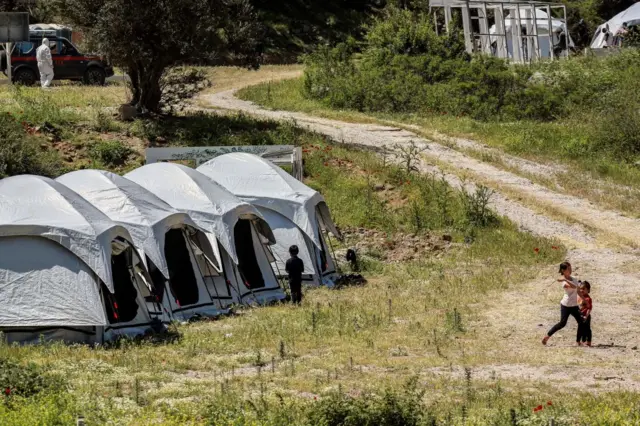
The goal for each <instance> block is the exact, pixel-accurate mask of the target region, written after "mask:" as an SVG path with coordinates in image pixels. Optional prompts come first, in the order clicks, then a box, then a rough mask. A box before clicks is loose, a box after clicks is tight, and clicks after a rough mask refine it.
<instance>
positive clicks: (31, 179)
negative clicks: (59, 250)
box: [0, 175, 131, 292]
mask: <svg viewBox="0 0 640 426" xmlns="http://www.w3.org/2000/svg"><path fill="white" fill-rule="evenodd" d="M0 206H1V208H0V237H15V236H39V237H44V238H48V239H50V240H52V241H55V242H57V243H58V244H60V245H62V246H63V247H65V248H67V249H68V250H69V251H71V252H72V253H73V254H75V255H76V256H77V257H78V258H80V259H81V260H82V261H83V262H84V263H85V264H87V265H88V266H89V268H90V269H91V270H92V271H93V272H95V273H96V274H97V276H98V277H99V278H100V279H101V280H102V281H103V282H104V283H105V285H106V286H107V288H108V289H109V290H110V291H111V292H113V291H114V287H113V279H112V273H111V254H112V244H111V243H112V241H113V240H115V239H116V238H118V237H121V238H123V239H125V240H127V241H131V236H130V235H129V232H128V231H127V230H126V229H125V228H124V227H122V226H120V225H117V224H115V223H114V222H112V221H111V220H110V219H109V218H108V217H107V216H106V215H105V214H104V213H102V212H101V211H100V210H98V209H97V208H96V207H94V206H93V205H91V203H89V202H88V201H87V200H85V199H84V198H82V197H81V196H80V195H78V194H76V193H75V192H73V191H72V190H70V189H69V188H67V187H66V186H64V185H62V184H61V183H59V182H56V181H54V180H52V179H49V178H45V177H41V176H32V175H21V176H14V177H9V178H5V179H2V180H0Z"/></svg>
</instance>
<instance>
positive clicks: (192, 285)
mask: <svg viewBox="0 0 640 426" xmlns="http://www.w3.org/2000/svg"><path fill="white" fill-rule="evenodd" d="M164 255H165V257H166V259H167V264H168V265H169V287H170V288H171V293H172V294H173V297H174V298H175V299H176V301H177V303H178V304H179V305H180V306H187V305H195V304H196V303H198V300H199V298H200V296H199V291H198V281H197V279H196V274H195V272H194V271H193V266H192V264H191V256H190V255H189V248H188V247H187V241H186V240H185V238H184V234H183V233H182V229H171V230H170V231H169V232H167V234H166V237H165V248H164Z"/></svg>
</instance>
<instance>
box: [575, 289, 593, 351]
mask: <svg viewBox="0 0 640 426" xmlns="http://www.w3.org/2000/svg"><path fill="white" fill-rule="evenodd" d="M589 293H591V284H589V281H584V282H583V283H582V285H581V286H580V289H579V290H578V294H579V296H580V300H579V306H580V314H581V315H582V324H578V337H577V338H576V341H577V342H578V346H582V345H583V344H586V345H587V346H591V309H592V308H593V302H592V301H591V296H590V295H589Z"/></svg>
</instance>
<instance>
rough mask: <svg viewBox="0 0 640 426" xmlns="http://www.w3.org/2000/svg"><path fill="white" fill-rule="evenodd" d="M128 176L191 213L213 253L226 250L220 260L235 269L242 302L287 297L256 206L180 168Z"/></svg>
mask: <svg viewBox="0 0 640 426" xmlns="http://www.w3.org/2000/svg"><path fill="white" fill-rule="evenodd" d="M125 177H126V178H128V179H130V180H132V181H134V182H136V183H137V184H139V185H141V186H142V187H144V188H146V189H148V190H149V191H151V192H152V193H154V194H155V195H157V196H158V197H160V198H161V199H162V200H164V201H165V202H167V203H168V204H169V205H171V206H172V207H174V208H175V209H177V210H179V211H181V212H184V213H187V214H188V215H189V216H191V218H192V219H193V221H194V222H195V223H196V224H197V225H198V226H199V227H200V228H202V229H204V230H206V231H207V236H208V238H209V239H210V241H211V245H212V246H213V247H214V249H215V248H218V247H220V248H222V250H218V252H217V253H216V258H217V261H218V262H219V264H221V265H223V269H224V270H225V271H233V273H234V278H235V282H236V283H239V284H238V285H237V286H236V288H235V289H236V291H237V292H238V294H237V297H238V298H239V299H240V300H242V301H243V302H245V303H246V302H248V301H251V300H253V301H255V302H257V303H261V304H263V303H268V302H271V301H276V300H282V299H284V297H285V295H284V292H283V291H282V289H281V288H280V285H279V284H278V280H277V278H276V276H275V274H274V273H273V270H272V269H271V266H270V261H271V259H272V256H271V253H270V251H269V249H268V247H267V244H273V243H274V242H275V238H274V236H273V232H272V231H271V229H270V228H269V225H268V224H267V223H266V222H265V221H264V220H263V219H262V217H261V216H260V213H259V212H258V210H257V209H256V208H254V207H253V206H251V205H250V204H248V203H246V202H243V201H241V200H239V199H238V198H237V197H235V196H234V195H233V194H231V193H230V192H228V191H227V190H225V189H224V188H223V187H221V186H220V185H218V184H216V183H215V182H213V181H212V180H211V179H209V178H207V177H206V176H204V175H203V174H201V173H199V172H197V171H196V170H193V169H191V168H189V167H186V166H182V165H179V164H173V163H155V164H148V165H146V166H143V167H140V168H139V169H136V170H134V171H132V172H130V173H128V174H127V175H126V176H125ZM216 239H217V241H216ZM218 242H219V243H220V246H218ZM242 284H244V285H242Z"/></svg>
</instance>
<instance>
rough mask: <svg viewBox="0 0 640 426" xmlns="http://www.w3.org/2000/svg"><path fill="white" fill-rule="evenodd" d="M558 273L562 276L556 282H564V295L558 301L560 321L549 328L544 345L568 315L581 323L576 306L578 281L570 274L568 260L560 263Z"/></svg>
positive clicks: (559, 328) (565, 322) (562, 325)
mask: <svg viewBox="0 0 640 426" xmlns="http://www.w3.org/2000/svg"><path fill="white" fill-rule="evenodd" d="M559 272H560V274H562V278H560V279H559V280H558V282H561V283H564V284H563V285H562V288H563V289H564V297H563V298H562V300H561V301H560V322H559V323H557V324H556V325H554V326H553V327H551V330H549V332H548V333H547V335H546V336H544V338H543V339H542V344H543V345H546V344H547V342H548V341H549V338H550V337H551V336H553V335H554V334H555V333H556V332H557V331H558V330H561V329H563V328H564V327H565V326H566V325H567V320H568V319H569V316H572V317H574V318H575V319H576V321H577V322H578V325H579V324H581V323H582V317H581V316H580V308H579V307H578V285H579V284H578V282H577V281H576V280H575V278H573V277H572V276H571V272H572V271H571V264H570V263H569V262H563V263H562V264H560V271H559Z"/></svg>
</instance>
